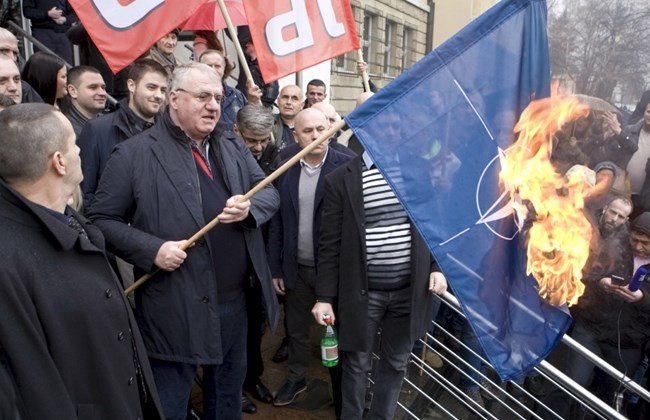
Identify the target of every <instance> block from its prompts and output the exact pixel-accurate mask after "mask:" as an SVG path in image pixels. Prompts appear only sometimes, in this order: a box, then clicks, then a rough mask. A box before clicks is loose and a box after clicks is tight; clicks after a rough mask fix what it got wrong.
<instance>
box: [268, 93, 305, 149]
mask: <svg viewBox="0 0 650 420" xmlns="http://www.w3.org/2000/svg"><path fill="white" fill-rule="evenodd" d="M302 98H303V97H302V91H301V90H300V86H296V85H287V86H284V87H282V89H281V90H280V95H279V96H278V108H279V109H280V113H279V114H278V115H277V116H276V117H275V124H274V126H273V144H275V145H276V146H277V147H278V149H282V148H284V147H285V146H288V145H290V144H293V143H295V140H294V138H293V124H294V123H293V120H294V118H296V115H298V113H299V112H300V110H301V109H302V105H303V103H302Z"/></svg>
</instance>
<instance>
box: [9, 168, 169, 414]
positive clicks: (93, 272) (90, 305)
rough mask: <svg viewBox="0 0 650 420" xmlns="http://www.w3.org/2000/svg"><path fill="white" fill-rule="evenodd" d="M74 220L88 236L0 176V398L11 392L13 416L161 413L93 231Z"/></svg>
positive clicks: (99, 237) (130, 320) (101, 243)
mask: <svg viewBox="0 0 650 420" xmlns="http://www.w3.org/2000/svg"><path fill="white" fill-rule="evenodd" d="M73 214H74V213H73ZM76 218H77V220H79V221H80V222H81V223H82V225H83V227H84V229H85V230H86V232H87V235H88V238H81V237H80V236H79V235H78V234H77V232H76V231H74V230H73V229H71V228H70V227H68V226H67V225H66V224H64V223H62V222H61V221H59V220H57V219H56V218H55V217H54V216H53V215H51V214H50V213H48V212H47V211H46V210H44V209H43V208H42V207H40V206H37V205H35V204H33V203H31V202H29V201H27V200H25V199H24V198H22V197H21V196H20V195H18V194H17V193H15V192H13V190H11V189H9V188H8V187H7V186H6V185H5V184H4V183H3V182H1V181H0V235H2V237H3V240H2V241H1V242H0V252H1V253H2V256H3V263H2V264H1V265H0V308H2V316H0V369H3V366H2V365H4V367H5V369H3V370H4V374H5V375H6V374H7V373H8V375H9V376H10V377H11V381H12V382H13V384H14V392H11V393H9V394H6V393H3V394H2V395H1V396H0V399H5V398H8V399H11V398H12V397H14V398H15V401H14V405H15V406H17V408H18V411H19V412H20V414H21V416H22V418H23V419H76V418H80V419H83V418H90V419H106V420H109V419H126V418H129V419H135V418H138V417H140V418H147V419H155V418H162V411H161V410H160V406H159V402H158V396H157V393H156V390H155V387H154V385H153V377H152V374H151V370H150V368H149V361H148V359H147V354H146V350H145V348H144V343H143V342H142V338H141V336H140V333H139V332H138V327H137V325H136V322H135V319H134V318H133V315H132V314H131V309H130V307H129V304H128V302H127V300H126V299H125V297H124V295H123V293H122V288H121V286H120V284H119V282H118V281H117V278H116V277H115V275H114V273H113V272H112V270H111V268H110V266H109V265H108V262H107V261H106V257H105V255H104V251H103V247H104V239H103V237H102V234H101V232H100V231H99V229H97V228H96V227H94V226H93V225H91V224H90V223H89V222H88V221H87V220H86V219H84V218H83V217H82V216H79V215H76ZM134 350H135V351H134ZM136 360H137V361H139V366H140V367H141V368H142V372H143V376H142V378H143V381H139V380H138V378H139V376H138V375H137V373H136V363H135V361H136ZM3 361H4V362H3ZM0 376H2V372H0ZM0 382H2V381H0ZM5 382H6V381H5ZM139 382H140V383H142V384H144V385H145V389H146V391H147V395H148V401H149V403H148V404H147V405H146V406H145V407H144V411H143V410H142V406H141V403H140V396H139V393H138V386H139ZM12 394H13V395H12Z"/></svg>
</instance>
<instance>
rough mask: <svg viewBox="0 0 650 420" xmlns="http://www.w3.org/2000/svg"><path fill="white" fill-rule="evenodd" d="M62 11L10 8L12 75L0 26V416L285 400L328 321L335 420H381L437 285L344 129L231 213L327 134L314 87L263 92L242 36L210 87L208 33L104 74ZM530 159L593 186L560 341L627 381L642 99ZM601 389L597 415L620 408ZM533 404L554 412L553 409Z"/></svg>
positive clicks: (573, 366)
mask: <svg viewBox="0 0 650 420" xmlns="http://www.w3.org/2000/svg"><path fill="white" fill-rule="evenodd" d="M63 3H65V5H66V7H63V8H62V7H60V6H59V5H57V4H51V5H50V4H49V2H48V0H31V1H29V2H27V1H24V2H23V4H24V6H23V10H24V15H25V16H26V17H29V18H30V19H31V21H32V33H33V34H34V36H35V37H37V38H38V39H39V40H40V41H41V42H42V43H43V44H45V45H46V46H47V47H48V48H50V49H51V50H52V51H54V52H55V53H56V54H51V53H49V52H44V51H39V52H36V53H34V54H33V55H31V56H30V57H29V59H28V60H26V61H25V60H23V58H22V54H21V52H20V49H19V42H18V39H17V38H16V37H15V35H14V34H13V33H11V32H10V31H8V30H7V29H5V28H0V110H1V111H0V130H1V132H2V136H1V139H0V220H1V223H0V232H2V235H3V238H4V241H3V242H2V244H1V245H0V247H1V250H2V253H3V255H4V256H5V263H3V265H2V267H0V303H1V305H0V307H2V308H3V316H2V318H1V319H0V395H2V398H0V417H2V418H76V417H79V418H85V417H90V418H107V419H108V418H110V419H113V418H168V419H185V418H186V417H187V416H188V415H189V413H192V412H201V416H202V417H203V418H206V419H216V418H239V417H241V414H242V412H248V413H254V412H255V411H256V410H257V408H256V403H255V401H257V402H261V403H266V404H273V405H275V406H285V405H288V404H291V403H292V402H293V401H294V400H295V399H296V397H297V396H298V395H299V394H301V393H302V392H304V391H305V390H306V389H307V383H308V378H307V373H308V367H309V364H310V361H311V358H312V356H311V353H310V350H309V346H310V344H309V343H310V331H311V330H312V326H313V325H314V323H318V324H321V325H325V321H324V319H325V317H326V316H328V317H329V318H330V319H332V320H334V322H335V325H336V326H337V328H339V338H340V341H339V349H340V352H341V363H340V364H339V365H338V366H335V367H330V368H328V371H329V372H328V373H329V375H330V378H331V386H332V396H333V402H334V407H335V413H336V417H337V418H344V419H357V418H362V417H363V416H364V415H367V416H369V417H370V418H373V419H374V418H386V419H390V418H392V417H393V415H394V412H395V409H396V405H397V400H398V397H399V391H400V389H401V384H402V380H403V378H404V375H405V372H406V369H407V363H408V358H409V356H410V353H411V351H412V349H413V346H414V344H415V343H416V341H417V339H418V338H419V337H422V336H423V335H424V334H425V333H426V332H427V331H428V332H432V331H431V321H432V319H435V318H436V316H437V313H438V308H437V306H435V304H436V303H437V300H436V299H435V298H434V297H433V296H432V295H433V294H442V293H443V292H445V291H446V290H447V280H446V278H445V276H444V275H443V274H442V272H441V270H440V268H439V267H438V265H437V263H436V261H435V259H434V258H433V256H432V255H431V253H430V252H429V250H428V248H427V246H426V244H425V243H424V241H423V239H422V238H421V237H420V235H419V233H418V232H417V230H415V229H414V228H413V225H412V224H411V222H410V220H409V218H408V215H407V213H406V212H405V210H404V209H403V208H402V206H401V205H400V203H399V201H398V200H397V198H396V196H395V194H394V192H393V191H392V189H391V188H390V186H389V184H388V183H387V182H386V180H385V179H384V177H383V176H382V174H381V173H380V172H379V171H378V169H377V167H376V166H375V165H374V163H373V161H372V158H371V157H370V155H369V154H368V153H366V152H365V151H364V150H363V147H362V145H361V144H360V143H359V141H358V139H356V137H355V136H354V134H353V133H351V132H339V133H336V134H334V135H333V136H332V137H331V138H330V139H328V140H327V141H325V142H323V143H322V144H321V145H319V146H318V147H316V148H314V149H313V150H311V151H310V152H309V153H308V154H306V155H305V156H303V157H302V159H300V162H299V163H298V164H296V165H295V166H293V167H291V168H290V169H288V170H287V171H286V172H285V173H283V174H282V175H281V176H280V177H279V178H278V179H277V180H276V181H275V182H274V183H273V184H269V185H266V186H265V187H264V188H262V189H261V190H260V191H259V192H258V193H257V194H256V195H254V196H253V197H251V198H249V199H244V198H243V196H244V194H245V193H246V192H248V191H249V190H250V189H251V188H252V187H254V186H256V185H258V184H259V183H260V182H263V180H264V178H265V177H266V176H268V175H269V174H270V173H272V172H273V171H274V170H275V169H277V168H278V167H279V166H280V164H281V163H282V162H283V161H286V160H288V159H289V158H291V157H293V156H295V155H296V154H297V153H299V152H300V151H301V150H302V149H304V148H305V147H307V146H308V145H309V144H311V143H312V142H313V141H314V140H316V139H318V138H319V137H320V136H321V134H322V133H324V132H325V131H326V130H328V129H329V128H330V127H332V125H333V124H335V123H336V122H337V121H338V120H340V116H339V115H338V114H337V112H336V109H335V108H334V106H333V105H332V104H331V103H329V102H328V100H327V99H328V98H327V86H326V85H325V83H323V82H322V81H321V80H312V81H310V82H309V83H308V85H307V87H306V92H304V93H303V91H302V89H301V88H300V87H299V86H297V85H285V86H283V87H282V88H281V89H280V87H279V85H278V84H277V83H272V84H264V82H263V81H262V79H261V76H260V73H259V67H258V66H257V63H256V55H255V47H254V45H253V43H252V40H251V38H250V34H249V33H248V31H247V30H245V29H241V30H240V33H239V42H241V44H242V46H243V47H244V49H245V51H246V54H247V65H249V66H250V68H251V73H252V74H253V80H252V81H249V80H246V79H245V77H244V78H243V79H242V78H241V75H242V74H243V73H244V72H240V80H239V81H238V82H237V83H233V82H231V80H230V79H232V78H231V73H232V71H233V69H234V68H235V66H236V63H235V62H234V61H233V60H232V59H231V58H230V57H228V56H227V55H226V53H225V50H224V48H223V45H222V44H221V43H220V42H219V41H218V39H217V38H216V37H215V36H214V33H212V32H205V33H197V34H196V38H195V41H194V52H193V56H192V60H191V61H190V62H188V63H181V62H180V60H178V59H177V58H176V57H175V54H174V52H175V49H176V44H177V41H178V31H172V32H170V33H169V34H167V35H165V36H164V37H163V38H161V39H160V40H159V41H158V42H157V43H156V44H155V45H153V46H152V48H151V49H150V50H149V52H148V53H147V54H145V55H144V56H143V57H141V58H139V59H138V60H136V61H135V62H133V63H132V64H131V65H130V66H129V67H128V68H127V69H125V70H124V71H122V72H120V73H119V74H118V75H115V76H114V75H112V74H110V72H107V71H106V70H107V67H106V65H105V62H103V63H102V59H101V56H99V55H98V52H97V50H96V47H94V45H92V41H90V40H89V38H88V37H87V34H85V32H83V28H82V27H81V25H80V24H79V23H78V22H76V19H75V17H74V14H73V13H71V10H68V9H67V7H68V6H67V2H63ZM80 34H81V35H80ZM70 39H72V40H73V42H74V43H76V44H81V43H84V45H85V48H86V50H87V51H86V52H87V53H88V55H87V56H86V55H84V57H86V59H85V60H84V64H83V65H79V66H75V67H71V68H70V67H69V66H68V64H67V63H69V62H71V61H72V56H71V48H72V47H71V41H70ZM68 53H70V55H68ZM359 69H360V71H363V70H364V69H365V63H359ZM235 85H236V86H235ZM109 94H110V95H111V96H112V97H114V98H116V99H117V100H118V101H117V103H116V104H115V105H110V104H109V103H108V99H109ZM371 95H372V92H364V93H363V94H362V95H361V96H360V97H359V100H358V103H361V102H363V101H364V100H366V99H367V98H369V97H370V96H371ZM109 110H110V112H108V111H109ZM551 159H552V161H553V163H554V165H555V166H556V168H557V169H558V172H561V173H562V174H564V173H567V172H570V171H575V170H580V171H582V172H583V173H585V174H587V176H586V177H585V179H591V180H592V181H591V183H590V186H589V191H588V193H587V196H586V198H585V201H586V210H585V213H586V215H587V217H589V218H590V219H591V220H592V221H593V225H594V231H595V232H596V233H597V234H596V235H594V239H593V241H592V252H591V256H590V260H589V262H588V264H587V266H586V267H585V270H584V279H583V281H584V282H585V285H586V291H585V294H584V295H583V296H582V297H581V299H580V301H579V302H578V304H577V305H575V306H574V307H572V308H570V310H571V313H572V315H573V317H574V319H575V323H574V326H573V328H572V332H571V334H572V336H574V338H576V340H578V341H579V342H580V343H582V344H583V345H584V346H585V347H587V348H588V349H589V350H591V351H593V352H594V353H595V354H597V355H599V356H601V357H602V358H604V359H605V360H606V361H607V362H608V363H610V364H612V365H613V366H615V367H617V368H619V369H620V370H621V371H623V372H626V373H627V374H628V375H630V376H632V375H634V377H635V378H636V379H637V380H640V378H642V377H643V376H644V375H645V374H646V368H647V365H648V358H647V355H646V354H647V351H646V346H647V344H648V339H649V338H650V327H649V325H650V323H649V322H646V321H650V319H647V318H649V317H650V298H649V297H648V292H650V286H649V285H648V284H649V283H647V282H644V283H643V285H642V287H641V288H640V290H637V291H634V292H631V291H629V290H628V289H627V287H626V283H627V280H629V279H630V278H631V277H632V275H633V273H634V272H635V271H636V270H637V269H639V268H640V267H647V268H650V177H648V176H647V174H648V171H650V169H648V168H650V95H649V94H648V92H646V93H645V94H644V95H643V97H642V98H641V100H640V102H639V104H638V105H637V108H636V110H635V112H634V113H633V114H632V115H631V116H630V117H629V119H628V120H627V121H626V123H623V121H622V115H621V114H620V113H616V112H612V111H592V112H591V113H590V114H589V116H588V117H584V118H581V119H579V120H578V121H575V122H572V123H571V124H568V125H567V126H565V127H563V129H562V130H561V131H560V132H558V133H557V134H556V136H555V138H554V147H553V155H552V156H551ZM215 218H216V219H218V224H217V225H216V226H215V227H214V228H213V229H212V230H211V231H209V232H208V233H206V234H205V235H204V236H203V237H202V238H200V239H198V240H196V241H195V242H194V243H192V244H190V243H188V242H187V239H188V238H190V237H191V236H192V235H193V234H194V233H195V232H197V231H198V230H200V229H201V228H202V227H203V226H205V225H206V224H207V223H208V222H210V221H211V220H213V219H215ZM145 274H149V275H151V279H150V280H149V281H148V282H146V283H145V284H143V285H142V286H140V287H138V288H137V289H136V291H135V293H134V299H133V300H131V299H129V298H128V297H126V296H125V295H124V293H123V289H124V288H126V287H128V286H130V285H132V284H133V282H134V279H137V278H139V277H141V276H142V275H145ZM618 279H624V280H623V281H622V282H621V281H619V280H618ZM279 304H282V305H283V310H282V309H281V307H280V306H279ZM282 313H284V316H282ZM445 316H448V315H445V314H443V313H441V314H440V316H439V320H440V319H441V318H442V317H445ZM280 320H283V325H284V328H283V330H284V334H285V338H284V339H283V340H282V344H281V346H280V348H278V351H277V352H276V354H275V356H274V357H273V360H274V361H277V362H282V361H284V360H287V361H288V363H287V372H286V377H285V379H284V381H283V383H282V385H281V387H280V388H279V389H277V390H274V392H272V391H271V390H269V389H268V388H267V387H266V385H265V384H264V383H263V381H262V374H263V371H264V362H263V360H262V357H261V348H260V346H261V339H262V334H263V331H264V329H265V326H266V325H267V324H268V326H269V327H270V329H271V331H274V332H275V331H276V327H277V325H278V322H279V321H280ZM457 326H458V329H459V331H458V334H457V335H458V336H459V337H461V340H462V341H463V342H464V343H465V344H466V346H467V347H465V348H466V349H467V350H469V351H470V353H468V354H466V355H465V356H464V358H465V359H466V360H467V361H468V362H469V363H470V365H472V366H473V368H472V371H471V372H470V371H469V369H468V375H469V378H468V379H464V380H463V381H462V382H461V386H462V387H463V388H464V390H465V391H466V393H467V394H468V395H469V396H470V398H472V399H473V400H475V401H476V402H477V403H478V404H479V405H484V401H483V396H482V395H485V394H482V393H481V392H479V383H480V382H481V380H480V378H479V377H478V376H477V375H476V374H475V373H474V372H479V371H481V370H484V367H483V366H482V365H481V361H480V358H478V357H474V356H475V355H474V356H473V354H474V353H477V354H480V352H481V350H480V346H479V344H478V342H477V341H478V340H476V337H475V336H474V334H473V332H472V330H471V328H469V326H468V325H467V324H465V325H463V324H462V322H460V323H457ZM378 332H380V333H381V334H380V338H379V340H378V342H375V337H376V336H377V334H378ZM373 350H377V351H378V354H379V356H380V358H379V362H378V363H377V366H374V368H373V363H372V352H373ZM426 360H427V361H428V362H430V364H432V365H436V367H439V366H440V364H441V362H440V360H439V359H438V360H434V359H432V358H431V357H430V358H429V359H426ZM593 370H594V369H593V364H591V363H590V362H589V361H587V360H586V359H583V358H582V357H581V356H580V355H578V354H574V353H571V354H570V355H569V356H568V358H567V360H566V367H565V372H566V373H567V374H568V375H569V376H570V377H571V378H572V379H574V380H575V381H576V382H578V383H579V384H581V385H584V386H586V385H588V384H589V381H590V378H591V376H592V371H593ZM370 372H373V383H374V387H373V389H372V395H373V397H372V401H370V402H369V401H368V398H367V392H368V375H369V374H370ZM472 378H473V379H472ZM195 380H198V382H200V384H201V389H202V393H203V404H202V407H200V408H199V407H193V406H192V404H191V402H190V392H191V389H192V386H193V383H194V382H195ZM522 381H523V379H522ZM522 383H524V382H522ZM535 383H536V378H535V376H534V375H532V376H529V377H527V378H526V380H525V384H526V385H530V384H535ZM601 384H602V386H601V389H600V391H599V392H600V393H601V396H602V398H603V399H604V400H606V401H610V400H612V399H613V398H615V395H616V394H620V393H621V388H620V386H619V384H617V383H616V382H615V381H612V380H608V381H601ZM531 387H534V385H532V386H531ZM538 395H539V396H542V395H541V393H539V394H538ZM545 398H548V400H549V401H550V404H551V406H552V407H553V408H554V409H556V410H557V411H558V413H560V414H561V415H563V416H565V417H566V416H569V413H570V410H571V401H570V400H568V399H567V397H566V396H565V395H564V394H563V393H562V392H560V391H552V392H550V393H549V394H548V395H545ZM254 400H255V401H254ZM627 401H629V407H628V410H629V412H630V413H631V415H636V414H635V413H634V410H635V409H637V408H638V406H639V405H638V404H634V402H635V399H634V396H633V395H628V397H627Z"/></svg>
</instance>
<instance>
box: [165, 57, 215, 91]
mask: <svg viewBox="0 0 650 420" xmlns="http://www.w3.org/2000/svg"><path fill="white" fill-rule="evenodd" d="M193 71H198V72H201V73H204V74H206V75H208V76H210V77H212V78H214V79H215V80H216V81H217V82H218V83H221V78H220V77H219V75H218V74H217V72H216V71H215V70H214V69H213V68H212V67H210V66H208V65H207V64H203V63H197V62H196V61H190V62H189V63H187V64H182V65H180V66H178V67H176V68H175V69H174V73H173V74H172V78H171V81H170V82H169V90H178V89H181V88H182V87H183V85H184V84H185V82H186V81H187V79H188V78H189V77H190V75H191V73H192V72H193Z"/></svg>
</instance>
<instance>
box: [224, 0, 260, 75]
mask: <svg viewBox="0 0 650 420" xmlns="http://www.w3.org/2000/svg"><path fill="white" fill-rule="evenodd" d="M218 2H219V8H220V9H221V14H222V15H223V18H224V20H225V21H226V25H227V26H228V33H229V34H230V38H231V39H232V43H233V44H234V45H235V49H236V50H237V57H239V65H240V66H241V69H242V70H244V73H246V79H248V83H249V84H250V85H251V86H252V85H254V84H255V81H254V80H253V75H252V74H251V69H250V68H249V67H248V62H247V61H246V56H245V55H244V50H242V47H241V44H240V43H239V38H237V32H235V26H234V25H233V24H232V20H231V19H230V14H228V9H227V8H226V4H225V3H224V1H223V0H218ZM224 48H225V45H224Z"/></svg>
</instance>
